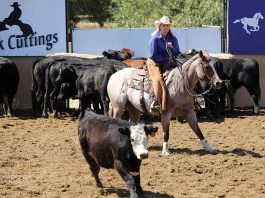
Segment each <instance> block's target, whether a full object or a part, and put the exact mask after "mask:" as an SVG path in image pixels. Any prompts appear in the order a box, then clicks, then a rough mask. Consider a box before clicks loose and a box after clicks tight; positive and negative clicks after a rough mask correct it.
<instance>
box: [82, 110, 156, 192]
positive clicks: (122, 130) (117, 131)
mask: <svg viewBox="0 0 265 198" xmlns="http://www.w3.org/2000/svg"><path fill="white" fill-rule="evenodd" d="M157 129H158V128H157V127H153V126H151V125H149V126H148V125H144V124H133V123H131V122H127V121H124V120H120V119H114V118H110V117H108V116H104V115H98V114H94V113H92V112H87V113H86V114H85V116H84V118H83V119H82V120H80V122H79V124H78V137H79V142H80V145H81V150H82V153H83V155H84V157H85V159H86V161H87V162H88V164H89V167H90V170H91V172H92V174H93V176H94V177H95V180H96V185H97V187H102V183H101V181H100V179H99V171H100V167H103V168H107V169H110V168H114V169H115V170H116V171H117V172H118V173H119V175H120V176H121V177H122V179H123V180H124V181H125V182H126V184H127V187H128V189H129V191H130V197H143V196H144V193H143V189H142V187H141V184H140V165H141V160H143V159H145V158H147V157H148V150H147V141H148V135H150V136H152V137H153V136H154V135H155V133H156V132H157Z"/></svg>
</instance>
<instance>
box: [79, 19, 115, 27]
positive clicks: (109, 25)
mask: <svg viewBox="0 0 265 198" xmlns="http://www.w3.org/2000/svg"><path fill="white" fill-rule="evenodd" d="M117 27H118V25H117V24H116V23H105V24H104V28H117ZM76 28H99V25H98V23H92V22H89V21H87V20H82V21H80V22H78V23H77V24H76Z"/></svg>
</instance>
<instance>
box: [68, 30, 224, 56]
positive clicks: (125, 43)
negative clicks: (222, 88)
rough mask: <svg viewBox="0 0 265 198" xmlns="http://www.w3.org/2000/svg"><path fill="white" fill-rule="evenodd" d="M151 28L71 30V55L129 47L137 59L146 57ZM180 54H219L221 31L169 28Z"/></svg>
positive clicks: (99, 52) (99, 53) (100, 52)
mask: <svg viewBox="0 0 265 198" xmlns="http://www.w3.org/2000/svg"><path fill="white" fill-rule="evenodd" d="M154 30H155V29H154V28H147V29H144V28H133V29H128V28H123V29H119V28H117V29H73V31H72V47H73V52H75V53H83V54H97V55H102V52H103V51H106V50H109V49H113V50H121V49H122V48H129V49H130V50H133V51H135V56H134V57H133V58H137V57H148V53H149V40H150V38H151V33H152V32H153V31H154ZM172 31H173V33H174V35H175V36H176V37H177V39H178V43H179V48H180V51H181V52H186V51H187V50H189V49H196V50H208V51H209V52H210V53H221V28H220V27H205V28H172Z"/></svg>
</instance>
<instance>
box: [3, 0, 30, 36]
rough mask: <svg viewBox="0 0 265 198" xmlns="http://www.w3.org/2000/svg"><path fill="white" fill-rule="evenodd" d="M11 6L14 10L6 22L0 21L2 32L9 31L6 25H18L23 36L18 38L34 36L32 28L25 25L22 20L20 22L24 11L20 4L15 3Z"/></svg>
mask: <svg viewBox="0 0 265 198" xmlns="http://www.w3.org/2000/svg"><path fill="white" fill-rule="evenodd" d="M10 6H11V7H13V8H14V10H13V11H12V12H11V13H10V14H9V16H8V17H7V18H5V19H4V21H0V32H1V31H5V30H8V28H7V27H6V25H9V26H13V25H17V26H18V27H19V28H20V30H21V32H22V35H17V36H16V37H18V38H20V37H27V36H33V35H34V34H35V33H34V32H33V30H32V27H31V26H30V25H29V24H27V23H23V22H22V21H21V20H19V18H20V17H21V15H22V10H21V9H20V8H19V6H21V5H19V4H18V2H14V3H13V4H12V5H10Z"/></svg>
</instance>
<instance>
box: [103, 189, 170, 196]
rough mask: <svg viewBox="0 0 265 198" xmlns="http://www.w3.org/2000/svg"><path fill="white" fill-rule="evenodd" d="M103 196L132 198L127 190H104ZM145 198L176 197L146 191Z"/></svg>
mask: <svg viewBox="0 0 265 198" xmlns="http://www.w3.org/2000/svg"><path fill="white" fill-rule="evenodd" d="M101 193H102V195H104V196H106V195H111V194H116V195H117V196H119V197H122V198H123V197H124V198H125V197H130V193H129V191H128V190H127V189H116V188H103V189H102V191H101ZM144 195H145V198H174V196H171V195H167V194H161V193H158V192H156V193H154V192H151V191H145V190H144Z"/></svg>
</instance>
